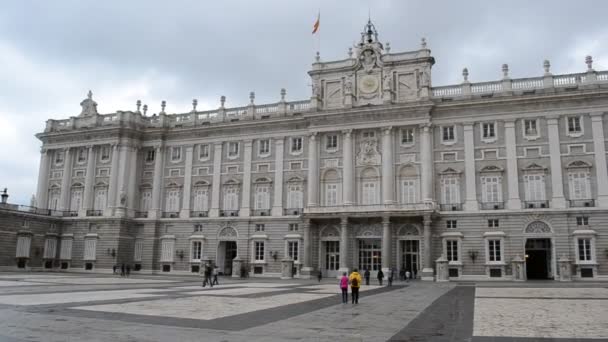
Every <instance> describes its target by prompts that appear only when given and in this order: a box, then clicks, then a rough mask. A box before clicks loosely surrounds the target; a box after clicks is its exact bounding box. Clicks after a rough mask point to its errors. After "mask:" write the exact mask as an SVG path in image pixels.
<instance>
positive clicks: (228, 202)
mask: <svg viewBox="0 0 608 342" xmlns="http://www.w3.org/2000/svg"><path fill="white" fill-rule="evenodd" d="M238 197H239V196H238V191H237V188H236V187H235V186H229V187H227V188H226V190H225V192H224V210H238V208H239V204H238V201H239V198H238Z"/></svg>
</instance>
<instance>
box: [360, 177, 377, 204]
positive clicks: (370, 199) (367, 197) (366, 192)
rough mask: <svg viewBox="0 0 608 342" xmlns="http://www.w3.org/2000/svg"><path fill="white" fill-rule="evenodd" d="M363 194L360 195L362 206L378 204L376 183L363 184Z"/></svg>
mask: <svg viewBox="0 0 608 342" xmlns="http://www.w3.org/2000/svg"><path fill="white" fill-rule="evenodd" d="M362 186H363V193H362V194H361V203H362V204H367V205H369V204H378V196H377V193H378V191H377V187H376V182H363V184H362Z"/></svg>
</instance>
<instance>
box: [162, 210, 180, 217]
mask: <svg viewBox="0 0 608 342" xmlns="http://www.w3.org/2000/svg"><path fill="white" fill-rule="evenodd" d="M178 217H179V212H177V211H163V214H162V218H178Z"/></svg>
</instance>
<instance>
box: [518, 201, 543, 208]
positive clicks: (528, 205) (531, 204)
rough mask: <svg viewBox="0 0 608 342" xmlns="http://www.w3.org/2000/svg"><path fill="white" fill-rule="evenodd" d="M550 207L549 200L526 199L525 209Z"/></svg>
mask: <svg viewBox="0 0 608 342" xmlns="http://www.w3.org/2000/svg"><path fill="white" fill-rule="evenodd" d="M544 208H549V201H524V209H544Z"/></svg>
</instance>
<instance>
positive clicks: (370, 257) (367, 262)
mask: <svg viewBox="0 0 608 342" xmlns="http://www.w3.org/2000/svg"><path fill="white" fill-rule="evenodd" d="M381 246H382V240H380V239H360V240H359V271H360V272H364V270H369V271H370V272H371V274H370V275H371V277H372V278H375V277H376V273H377V271H378V270H380V268H381V265H382V247H381Z"/></svg>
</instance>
